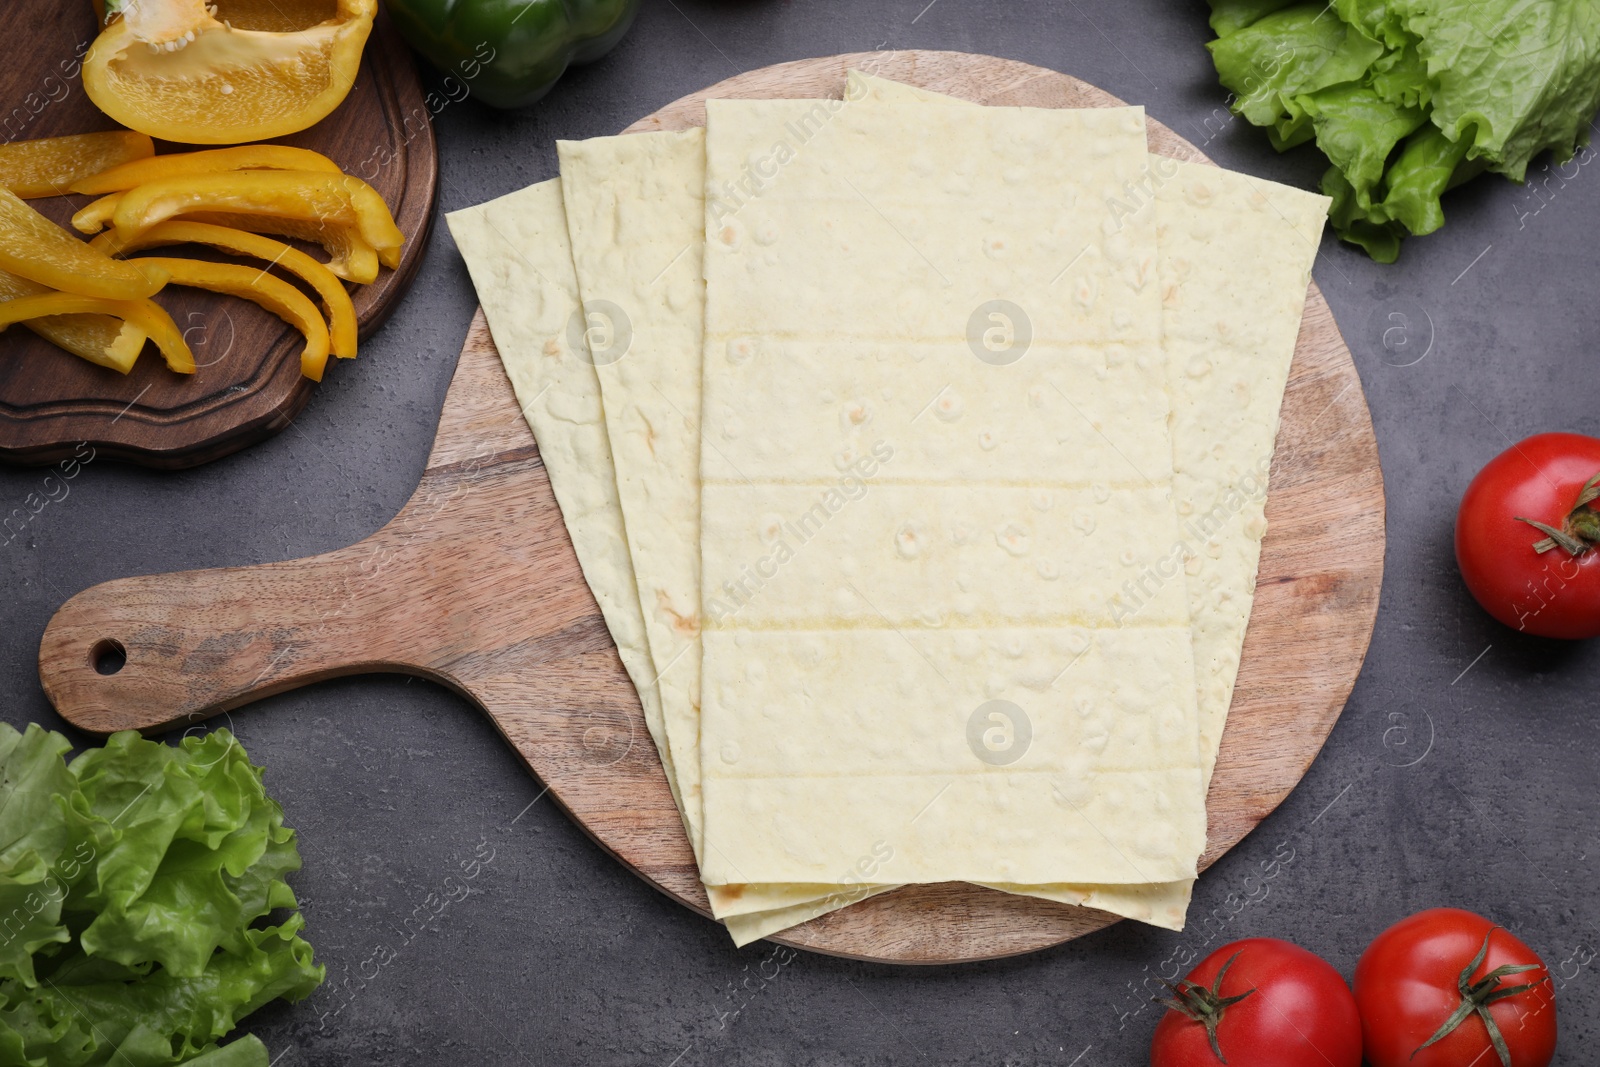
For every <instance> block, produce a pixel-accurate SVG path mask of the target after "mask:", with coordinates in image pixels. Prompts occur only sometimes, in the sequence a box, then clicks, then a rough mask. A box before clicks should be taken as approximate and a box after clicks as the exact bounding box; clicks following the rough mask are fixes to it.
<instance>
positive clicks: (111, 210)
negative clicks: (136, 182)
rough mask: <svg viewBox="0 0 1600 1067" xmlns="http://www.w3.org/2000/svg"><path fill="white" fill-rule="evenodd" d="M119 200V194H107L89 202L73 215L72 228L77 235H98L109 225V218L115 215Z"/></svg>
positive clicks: (120, 196) (120, 197) (120, 195)
mask: <svg viewBox="0 0 1600 1067" xmlns="http://www.w3.org/2000/svg"><path fill="white" fill-rule="evenodd" d="M121 199H122V194H121V193H107V194H106V195H105V196H102V197H101V198H100V199H98V200H93V201H90V202H89V203H87V204H85V205H84V206H83V207H81V208H79V209H78V210H77V211H76V212H75V213H74V214H73V216H72V228H73V229H74V230H77V231H78V232H79V233H99V232H100V231H101V230H103V229H105V228H106V227H107V226H109V225H111V216H113V215H115V214H116V213H117V202H118V201H120V200H121Z"/></svg>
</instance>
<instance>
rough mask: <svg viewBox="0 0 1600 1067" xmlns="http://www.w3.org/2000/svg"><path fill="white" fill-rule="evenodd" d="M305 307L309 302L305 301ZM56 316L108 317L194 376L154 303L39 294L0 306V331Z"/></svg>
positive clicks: (178, 334) (176, 334)
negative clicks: (142, 334) (138, 333)
mask: <svg viewBox="0 0 1600 1067" xmlns="http://www.w3.org/2000/svg"><path fill="white" fill-rule="evenodd" d="M307 302H308V303H309V301H307ZM57 315H110V316H112V317H114V318H119V319H121V320H123V321H124V322H128V323H131V324H132V325H133V326H134V328H135V329H138V330H142V331H144V332H145V333H146V334H148V335H149V337H150V339H151V340H152V341H154V342H155V343H156V347H158V348H160V349H161V354H162V355H163V356H165V357H166V360H167V367H168V369H170V370H175V371H177V372H178V373H179V374H193V373H194V354H193V353H192V352H190V351H189V346H188V345H187V344H185V343H184V340H183V333H182V331H180V330H179V329H178V324H177V323H175V322H173V321H172V316H171V315H168V314H167V313H166V312H165V311H163V310H162V309H161V306H160V305H159V304H157V303H156V302H155V301H154V300H105V299H102V298H101V297H98V296H82V295H80V294H78V293H40V294H39V295H37V296H19V297H17V298H16V299H15V300H7V301H4V302H3V303H0V330H3V329H5V328H6V327H7V326H10V325H12V324H13V323H17V322H34V321H37V320H39V319H46V318H54V317H55V316H57Z"/></svg>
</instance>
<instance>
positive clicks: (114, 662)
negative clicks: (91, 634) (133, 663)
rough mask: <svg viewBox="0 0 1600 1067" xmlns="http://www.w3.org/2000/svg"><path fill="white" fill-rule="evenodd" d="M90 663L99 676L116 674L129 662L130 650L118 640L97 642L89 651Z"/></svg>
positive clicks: (110, 639)
mask: <svg viewBox="0 0 1600 1067" xmlns="http://www.w3.org/2000/svg"><path fill="white" fill-rule="evenodd" d="M89 662H90V663H92V664H93V665H94V669H95V672H96V673H97V674H116V673H117V672H118V671H120V670H121V669H122V668H123V667H124V666H126V665H127V662H128V650H127V649H126V648H124V647H123V645H122V642H121V641H118V640H117V639H116V638H110V637H108V638H106V639H105V640H104V641H96V642H95V646H94V647H93V648H91V649H90V650H89Z"/></svg>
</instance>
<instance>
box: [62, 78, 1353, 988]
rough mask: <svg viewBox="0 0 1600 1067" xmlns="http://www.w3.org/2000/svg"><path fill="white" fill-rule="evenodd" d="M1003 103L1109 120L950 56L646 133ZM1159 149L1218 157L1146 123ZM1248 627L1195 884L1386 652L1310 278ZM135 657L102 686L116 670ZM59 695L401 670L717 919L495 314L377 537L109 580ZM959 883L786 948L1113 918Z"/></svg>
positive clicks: (693, 111)
mask: <svg viewBox="0 0 1600 1067" xmlns="http://www.w3.org/2000/svg"><path fill="white" fill-rule="evenodd" d="M852 67H858V68H862V69H866V70H870V71H872V72H874V73H877V74H881V75H883V76H885V77H888V78H893V79H896V80H899V81H905V82H910V83H912V84H916V85H920V86H923V87H925V88H928V89H932V90H935V91H937V92H942V93H948V94H951V95H954V96H960V97H964V98H966V99H968V100H973V101H977V102H979V103H986V104H1007V105H1029V106H1039V107H1103V106H1109V105H1114V104H1118V103H1120V101H1118V100H1116V99H1115V98H1113V97H1111V96H1110V95H1108V94H1106V93H1104V92H1101V91H1100V90H1098V89H1095V88H1094V87H1093V86H1090V85H1086V84H1084V83H1083V82H1080V81H1077V80H1075V79H1073V78H1070V77H1068V76H1066V75H1064V74H1058V73H1055V72H1053V71H1048V70H1043V69H1041V68H1038V67H1032V66H1028V65H1026V64H1022V63H1017V62H1013V61H1010V60H1004V59H997V58H994V57H990V56H976V55H968V54H963V53H949V52H869V53H862V54H859V55H846V56H833V57H829V58H825V59H810V60H802V61H799V62H795V63H786V64H782V65H779V66H775V67H768V68H765V69H763V70H757V71H751V72H749V73H747V74H743V75H740V76H739V77H737V78H733V79H731V80H729V81H726V82H722V83H721V84H718V85H714V86H712V87H711V88H709V89H706V90H704V91H702V92H699V93H695V94H694V95H692V96H688V97H685V98H683V99H682V100H679V101H676V102H674V103H673V104H670V105H668V106H667V107H665V108H663V109H661V110H660V111H658V112H656V113H655V114H654V115H651V116H649V117H648V118H646V119H643V120H641V121H640V122H638V123H635V124H634V125H633V126H632V127H630V128H629V129H630V130H649V129H681V128H683V127H686V126H689V125H692V124H695V123H697V122H700V121H703V116H704V101H705V100H706V99H707V98H710V97H735V96H739V97H823V96H833V97H837V96H839V95H841V93H842V91H843V87H844V80H845V72H846V70H848V69H850V68H852ZM1150 139H1151V144H1152V148H1153V149H1154V150H1155V151H1158V152H1162V153H1165V154H1167V155H1172V156H1178V157H1182V158H1186V159H1195V160H1199V159H1203V158H1204V157H1203V156H1201V154H1200V153H1199V151H1198V150H1196V149H1195V148H1194V146H1193V145H1190V144H1189V143H1188V142H1186V141H1184V140H1183V139H1182V138H1180V137H1178V136H1177V135H1176V134H1174V133H1173V132H1172V131H1171V130H1169V129H1167V128H1166V127H1164V126H1162V125H1160V124H1159V123H1155V122H1152V123H1151V125H1150ZM1267 516H1268V520H1269V529H1268V532H1267V536H1266V541H1265V543H1264V544H1263V547H1262V554H1261V566H1260V578H1259V584H1258V588H1257V592H1256V599H1255V608H1254V612H1253V614H1252V615H1251V618H1250V628H1249V633H1248V635H1247V637H1246V640H1245V645H1244V654H1243V661H1242V665H1241V667H1240V671H1239V679H1238V687H1237V689H1236V690H1235V692H1234V698H1233V707H1232V710H1231V713H1230V717H1229V720H1228V726H1227V731H1226V733H1225V735H1224V737H1223V741H1222V751H1221V755H1220V757H1219V758H1218V761H1217V767H1216V774H1215V777H1214V778H1213V780H1212V784H1211V793H1210V797H1209V801H1208V811H1209V816H1210V832H1209V848H1208V849H1207V851H1206V854H1205V856H1204V858H1203V859H1202V861H1201V865H1202V867H1204V866H1208V865H1209V864H1211V863H1213V862H1215V860H1216V859H1217V857H1219V856H1221V855H1222V854H1223V853H1224V852H1226V851H1227V850H1228V849H1229V848H1231V847H1233V845H1235V844H1237V843H1238V842H1239V840H1240V839H1241V838H1242V837H1244V835H1245V834H1247V833H1249V832H1250V830H1251V829H1253V828H1254V827H1255V826H1256V825H1257V824H1258V823H1259V822H1260V821H1261V820H1262V819H1263V818H1264V817H1265V816H1266V815H1267V813H1269V812H1270V811H1272V809H1273V808H1275V807H1277V805H1278V804H1279V802H1281V801H1282V800H1283V798H1284V797H1285V796H1286V795H1288V793H1289V791H1290V790H1291V789H1292V788H1294V786H1295V784H1296V783H1297V782H1298V781H1299V780H1300V777H1301V776H1302V775H1303V774H1304V773H1305V770H1306V768H1307V766H1309V765H1310V763H1311V761H1312V759H1314V758H1315V757H1316V754H1317V752H1318V750H1319V749H1320V748H1321V747H1322V743H1323V741H1324V740H1325V739H1326V738H1327V736H1328V732H1329V731H1330V730H1331V729H1332V728H1333V724H1334V722H1335V721H1336V720H1337V719H1338V717H1339V712H1340V711H1341V709H1342V708H1343V706H1344V701H1345V698H1346V696H1348V695H1349V692H1350V688H1351V686H1352V685H1353V684H1354V683H1355V679H1356V675H1357V673H1358V672H1359V671H1360V668H1361V662H1362V659H1363V657H1364V656H1365V654H1366V649H1367V644H1368V641H1369V640H1370V638H1371V635H1372V626H1373V621H1374V619H1375V617H1376V614H1377V607H1378V590H1379V586H1380V584H1381V580H1382V575H1383V547H1384V498H1383V481H1382V476H1381V473H1380V471H1379V469H1378V451H1377V444H1376V442H1375V441H1374V439H1373V434H1372V421H1371V418H1370V416H1369V415H1368V412H1367V407H1366V402H1365V399H1364V398H1363V396H1362V393H1361V385H1360V382H1359V380H1358V378H1357V376H1356V370H1355V366H1354V365H1353V364H1352V362H1351V359H1350V353H1349V350H1348V349H1347V348H1346V347H1345V344H1344V341H1343V340H1342V339H1341V337H1340V336H1339V331H1338V328H1337V327H1336V326H1335V325H1334V322H1333V317H1332V315H1331V314H1330V313H1329V311H1328V305H1327V303H1326V302H1325V301H1324V300H1323V299H1322V295H1321V293H1320V292H1319V291H1318V290H1317V287H1316V286H1315V285H1312V286H1311V289H1310V293H1309V298H1308V300H1307V304H1306V311H1305V319H1304V322H1303V324H1302V326H1301V331H1300V337H1299V342H1298V347H1297V348H1296V352H1295V359H1294V365H1293V368H1292V370H1291V372H1290V376H1289V383H1288V389H1287V392H1286V394H1285V397H1284V404H1283V417H1282V426H1281V429H1280V430H1279V434H1278V446H1277V452H1276V456H1275V458H1274V461H1273V467H1272V475H1271V491H1270V495H1269V498H1268V501H1267ZM112 652H114V653H116V654H118V655H119V656H120V655H124V654H125V656H126V664H125V666H123V667H122V668H121V669H120V670H118V671H116V672H115V673H111V674H102V673H100V672H98V671H97V670H96V663H97V661H101V662H102V667H105V666H106V664H105V663H104V662H103V661H105V660H106V659H107V658H108V657H107V653H112ZM39 662H40V676H41V679H42V681H43V683H44V687H45V691H46V693H47V694H48V695H49V696H50V699H51V700H52V701H53V702H54V703H55V705H56V707H57V709H59V710H60V712H61V714H62V715H63V716H65V717H66V718H67V719H69V720H70V721H72V722H73V723H75V724H77V725H79V726H81V727H83V728H85V729H88V730H93V731H97V732H109V731H111V730H117V729H127V728H137V729H156V728H161V727H164V726H169V725H173V724H176V723H186V722H193V721H196V720H198V719H201V718H204V717H206V716H209V715H214V714H217V713H218V712H221V711H223V710H226V709H229V708H234V707H237V706H239V705H241V704H244V703H247V702H249V701H250V700H253V699H256V698H257V697H260V696H263V695H266V694H268V693H274V692H281V691H283V690H285V689H289V688H293V687H295V686H299V685H305V684H307V683H309V682H314V681H317V680H319V679H323V678H329V677H334V676H337V675H344V674H354V673H360V672H369V671H403V672H407V673H412V674H417V675H421V676H423V677H428V678H432V679H435V680H437V681H439V682H442V683H443V684H445V685H448V686H450V687H451V688H453V689H455V690H457V691H459V692H461V693H464V694H465V695H466V696H468V697H469V698H470V699H472V700H473V701H475V702H476V703H478V704H479V705H481V706H482V707H483V708H484V710H485V711H486V712H487V713H488V715H489V716H490V717H491V718H492V719H493V720H494V722H495V723H496V725H497V726H498V727H499V728H500V730H501V732H502V733H503V734H504V735H505V737H506V739H507V740H508V741H509V742H510V743H511V745H512V746H513V747H514V748H515V749H516V751H517V752H518V754H519V755H520V756H521V757H522V759H523V760H524V761H525V762H526V763H527V765H528V767H529V768H530V769H531V770H532V771H533V772H534V773H535V774H537V775H538V776H539V777H540V778H541V779H542V780H543V781H544V782H545V783H546V784H547V785H548V786H549V788H550V792H551V794H552V795H553V796H554V797H555V798H556V799H557V800H558V801H559V802H560V803H561V804H562V806H563V807H564V808H565V809H566V810H567V811H568V812H569V813H570V814H571V815H572V817H573V818H574V819H575V820H576V821H577V822H578V823H579V824H580V825H581V826H582V827H583V828H584V829H585V830H587V831H588V832H589V834H591V835H592V836H593V837H594V839H595V840H596V841H598V842H599V843H600V844H601V845H602V846H603V847H604V848H606V849H607V850H608V851H610V852H611V853H612V854H613V855H615V856H616V857H617V858H618V859H619V860H621V861H622V862H623V863H624V864H626V865H627V866H628V867H630V868H631V869H633V870H634V871H635V872H636V873H637V874H639V875H640V876H641V877H643V878H645V879H646V880H647V881H649V882H650V883H651V884H653V885H655V886H656V887H658V888H659V889H661V890H662V891H663V892H665V893H667V894H669V895H671V896H673V897H674V898H676V899H678V900H679V901H681V902H683V903H684V904H685V905H687V906H688V907H690V908H693V909H695V910H696V911H698V912H701V913H703V914H709V909H708V907H707V903H706V897H705V893H704V890H703V888H702V887H701V885H700V882H699V879H698V876H697V873H696V869H695V865H694V859H693V856H692V855H691V853H690V850H689V846H688V842H687V841H686V840H685V838H684V832H683V827H682V823H681V822H680V821H679V818H678V813H677V809H676V808H675V807H674V806H673V801H672V796H671V794H670V792H669V791H668V789H667V784H666V779H665V776H664V775H663V773H662V770H661V764H660V762H659V761H658V759H657V757H656V754H655V750H654V746H653V745H652V744H651V743H650V739H649V735H648V733H647V732H646V729H645V725H644V720H643V717H642V715H641V713H640V709H639V702H638V698H637V695H636V694H635V693H634V691H633V688H632V685H631V684H630V683H629V681H628V678H627V675H626V674H625V673H624V672H623V670H622V666H621V663H620V662H619V661H618V659H617V656H616V650H615V648H614V647H613V646H612V644H611V641H610V637H609V635H608V633H607V632H606V628H605V624H604V622H603V620H602V619H601V616H600V613H599V610H598V609H597V608H596V606H595V603H594V600H593V598H592V596H591V595H590V593H589V589H588V587H587V585H586V584H585V583H584V579H583V575H582V572H581V571H580V570H579V568H578V564H577V559H576V557H575V556H574V554H573V551H572V546H571V542H570V541H569V540H568V538H567V534H566V531H565V528H564V526H563V525H562V521H561V515H560V512H559V510H558V508H557V507H556V504H555V500H554V498H553V497H552V495H551V492H550V486H549V482H548V480H547V478H546V476H545V472H544V469H543V466H542V464H541V462H540V459H539V453H538V448H537V446H536V444H535V442H534V439H533V436H532V434H531V433H530V432H529V430H528V428H527V425H526V423H525V422H524V421H523V419H522V417H521V414H520V411H519V409H518V406H517V404H516V401H515V399H514V397H513V395H512V391H511V386H510V383H509V382H508V381H507V379H506V376H505V372H504V371H503V369H502V368H501V366H500V361H499V359H498V357H497V355H496V353H495V351H494V346H493V343H492V342H491V340H490V338H489V333H488V330H487V329H486V327H485V325H484V321H483V316H482V313H481V312H480V313H479V315H478V316H477V318H476V319H475V320H474V321H473V324H472V329H471V332H470V333H469V335H468V337H467V342H466V346H465V348H464V349H463V351H462V353H461V362H460V365H459V367H458V368H457V371H456V376H455V380H454V381H453V382H452V384H451V387H450V392H449V395H448V397H447V398H446V401H445V407H444V414H443V416H442V419H441V423H440V427H439V435H438V439H437V441H436V442H435V444H434V449H433V453H432V455H431V457H430V459H429V462H428V467H427V470H426V471H425V472H424V474H423V477H422V482H421V484H420V485H419V487H418V489H417V492H416V494H415V495H414V496H413V497H412V498H411V501H410V502H409V503H408V504H407V505H406V506H405V508H404V509H402V511H401V513H400V514H399V515H398V516H397V517H396V518H395V519H394V520H393V521H392V522H391V523H389V525H387V526H385V527H384V528H383V529H382V530H380V531H378V532H377V533H376V534H374V535H373V536H372V537H370V538H368V539H367V540H365V541H363V542H361V543H360V544H357V545H353V546H351V547H349V548H345V549H340V550H338V551H336V552H330V553H327V554H325V555H321V556H315V557H312V558H309V559H303V560H291V561H288V562H284V563H273V564H266V565H262V566H256V567H239V568H224V569H220V570H210V571H193V572H189V573H185V574H176V575H158V576H153V577H147V578H128V579H121V580H118V581H114V582H108V583H106V584H104V585H101V586H96V587H95V588H93V589H89V590H87V591H85V592H83V593H80V594H79V595H78V596H76V597H74V598H72V600H70V601H68V603H67V604H66V605H65V606H64V607H62V609H61V610H60V611H59V612H58V613H57V615H56V617H55V618H54V619H53V620H52V621H51V623H50V626H49V628H48V629H47V630H46V632H45V636H44V640H43V642H42V644H41V647H40V653H39ZM1115 921H1117V920H1116V917H1115V916H1112V915H1109V914H1106V913H1104V912H1099V911H1093V910H1089V909H1086V908H1076V907H1070V906H1067V905H1062V904H1054V903H1050V902H1047V901H1043V900H1036V899H1033V898H1028V897H1018V896H1011V895H1007V894H1003V893H999V892H995V891H992V890H987V889H980V888H977V887H975V886H970V885H964V884H957V883H945V884H939V885H921V886H910V887H907V888H904V889H900V890H897V891H895V892H892V893H886V894H884V895H882V896H878V897H873V898H870V899H868V900H864V901H861V902H859V903H857V904H854V905H852V906H851V907H848V908H845V909H843V910H841V911H837V912H833V913H832V914H829V915H825V916H823V917H821V918H819V919H815V920H812V921H811V922H808V923H806V924H804V925H802V926H798V927H795V928H793V929H790V930H787V931H784V933H783V934H781V935H779V936H778V937H777V938H775V940H779V941H782V942H784V943H786V944H790V945H794V946H797V947H801V948H806V949H811V950H814V951H818V952H827V953H833V954H836V955H842V956H850V957H855V958H860V959H870V960H882V961H889V962H899V963H948V962H955V961H961V960H977V959H987V958H993V957H998V956H1007V955H1012V954H1015V953H1019V952H1028V951H1031V950H1035V949H1040V948H1044V947H1047V946H1049V945H1054V944H1058V943H1060V942H1062V941H1065V940H1068V939H1070V938H1073V937H1078V936H1080V935H1082V934H1086V933H1089V932H1091V931H1093V930H1097V929H1100V928H1101V927H1104V926H1107V925H1109V924H1110V923H1112V922H1115Z"/></svg>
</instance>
